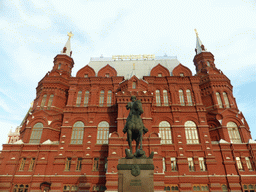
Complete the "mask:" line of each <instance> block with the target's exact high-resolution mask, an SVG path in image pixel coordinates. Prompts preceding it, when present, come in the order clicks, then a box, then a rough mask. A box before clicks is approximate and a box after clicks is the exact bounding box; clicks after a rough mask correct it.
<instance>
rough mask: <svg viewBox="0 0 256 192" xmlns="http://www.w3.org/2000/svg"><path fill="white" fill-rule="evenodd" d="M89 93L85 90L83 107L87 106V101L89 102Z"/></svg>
mask: <svg viewBox="0 0 256 192" xmlns="http://www.w3.org/2000/svg"><path fill="white" fill-rule="evenodd" d="M89 95H90V92H89V91H85V95H84V107H87V106H88V103H89Z"/></svg>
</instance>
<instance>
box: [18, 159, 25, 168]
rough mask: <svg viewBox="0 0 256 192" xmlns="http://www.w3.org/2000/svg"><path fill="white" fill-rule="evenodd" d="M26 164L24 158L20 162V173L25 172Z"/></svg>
mask: <svg viewBox="0 0 256 192" xmlns="http://www.w3.org/2000/svg"><path fill="white" fill-rule="evenodd" d="M25 163H26V158H22V159H21V161H20V168H19V171H23V170H24V167H25Z"/></svg>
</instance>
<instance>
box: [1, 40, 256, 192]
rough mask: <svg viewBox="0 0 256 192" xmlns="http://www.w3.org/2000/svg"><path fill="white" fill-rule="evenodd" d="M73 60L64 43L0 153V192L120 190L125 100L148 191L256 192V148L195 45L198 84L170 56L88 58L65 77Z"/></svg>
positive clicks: (223, 80)
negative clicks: (138, 114) (138, 132)
mask: <svg viewBox="0 0 256 192" xmlns="http://www.w3.org/2000/svg"><path fill="white" fill-rule="evenodd" d="M71 54H72V51H71V47H70V38H69V39H68V41H67V43H66V45H65V47H64V48H63V50H62V52H61V54H58V55H57V56H56V57H55V58H54V62H53V63H54V65H53V68H52V70H51V71H50V72H48V73H47V74H46V75H45V76H44V77H43V79H42V80H41V81H40V82H39V83H38V87H37V88H36V98H35V100H34V104H33V106H32V107H31V109H30V110H29V112H28V113H27V115H26V117H25V119H24V121H23V123H22V126H21V127H20V128H19V133H16V134H14V135H15V139H12V138H10V139H9V141H12V142H10V143H9V144H4V145H3V150H2V151H1V153H0V191H2V192H7V191H12V192H21V191H31V192H39V191H51V192H60V191H65V192H68V191H69V192H71V191H72V192H74V191H108V192H114V191H117V186H118V174H117V164H118V160H119V159H120V158H123V157H125V148H127V147H128V144H127V141H126V135H124V134H123V132H122V130H123V128H124V125H125V122H126V118H127V116H128V112H129V111H127V110H126V108H125V106H126V104H127V103H128V102H129V101H130V97H131V95H135V96H136V97H137V99H140V100H141V102H142V105H143V110H144V113H143V114H142V120H143V122H144V125H145V127H146V128H148V129H149V132H148V133H147V134H145V135H144V138H143V149H144V151H145V152H146V155H147V156H148V155H149V154H150V153H151V152H152V151H153V152H154V154H155V155H154V158H153V161H154V165H155V170H154V189H155V191H159V192H160V191H216V192H217V191H223V192H227V191H232V192H235V191H237V192H238V191H247V192H249V191H250V192H252V191H256V172H255V170H256V142H255V141H253V140H252V139H251V134H250V129H249V126H248V124H247V122H246V120H245V118H244V116H243V114H242V112H240V111H239V109H238V107H237V104H236V101H235V98H234V96H233V90H232V88H233V87H232V85H231V83H230V80H229V79H228V78H227V77H226V76H225V75H224V74H223V73H222V71H221V70H219V69H218V68H217V67H218V66H215V64H214V56H213V54H212V53H211V52H208V51H207V50H206V49H205V48H204V46H203V45H202V43H201V41H200V39H199V37H198V36H197V45H196V55H195V57H194V64H195V68H196V75H192V72H191V71H190V69H189V68H187V67H186V66H184V65H182V64H180V63H179V62H178V60H177V59H176V58H175V57H168V56H163V57H155V56H154V55H129V56H128V55H122V56H120V55H115V56H113V57H112V58H105V57H99V58H91V61H90V63H89V65H86V66H85V67H83V68H82V69H80V70H79V71H78V72H77V74H76V76H75V77H72V76H71V70H72V68H73V67H74V60H73V58H72V57H71ZM17 136H19V137H20V140H19V141H17V138H16V137H17ZM9 137H12V135H10V136H9Z"/></svg>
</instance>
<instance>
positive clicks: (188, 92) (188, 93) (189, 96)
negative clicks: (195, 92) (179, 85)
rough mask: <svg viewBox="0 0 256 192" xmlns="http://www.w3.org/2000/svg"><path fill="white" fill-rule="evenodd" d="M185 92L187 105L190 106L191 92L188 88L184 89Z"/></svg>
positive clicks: (191, 103)
mask: <svg viewBox="0 0 256 192" xmlns="http://www.w3.org/2000/svg"><path fill="white" fill-rule="evenodd" d="M186 93H187V100H188V105H189V106H192V105H193V102H192V97H191V92H190V90H189V89H187V90H186Z"/></svg>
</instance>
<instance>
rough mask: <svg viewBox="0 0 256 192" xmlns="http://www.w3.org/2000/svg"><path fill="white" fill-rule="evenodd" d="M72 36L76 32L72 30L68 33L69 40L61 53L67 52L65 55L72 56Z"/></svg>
mask: <svg viewBox="0 0 256 192" xmlns="http://www.w3.org/2000/svg"><path fill="white" fill-rule="evenodd" d="M72 36H74V34H73V33H72V32H71V31H70V32H69V33H68V41H67V43H66V45H65V46H64V48H63V50H62V51H61V52H60V53H61V54H65V55H67V56H70V57H71V55H72V51H71V44H70V39H71V37H72Z"/></svg>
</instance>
